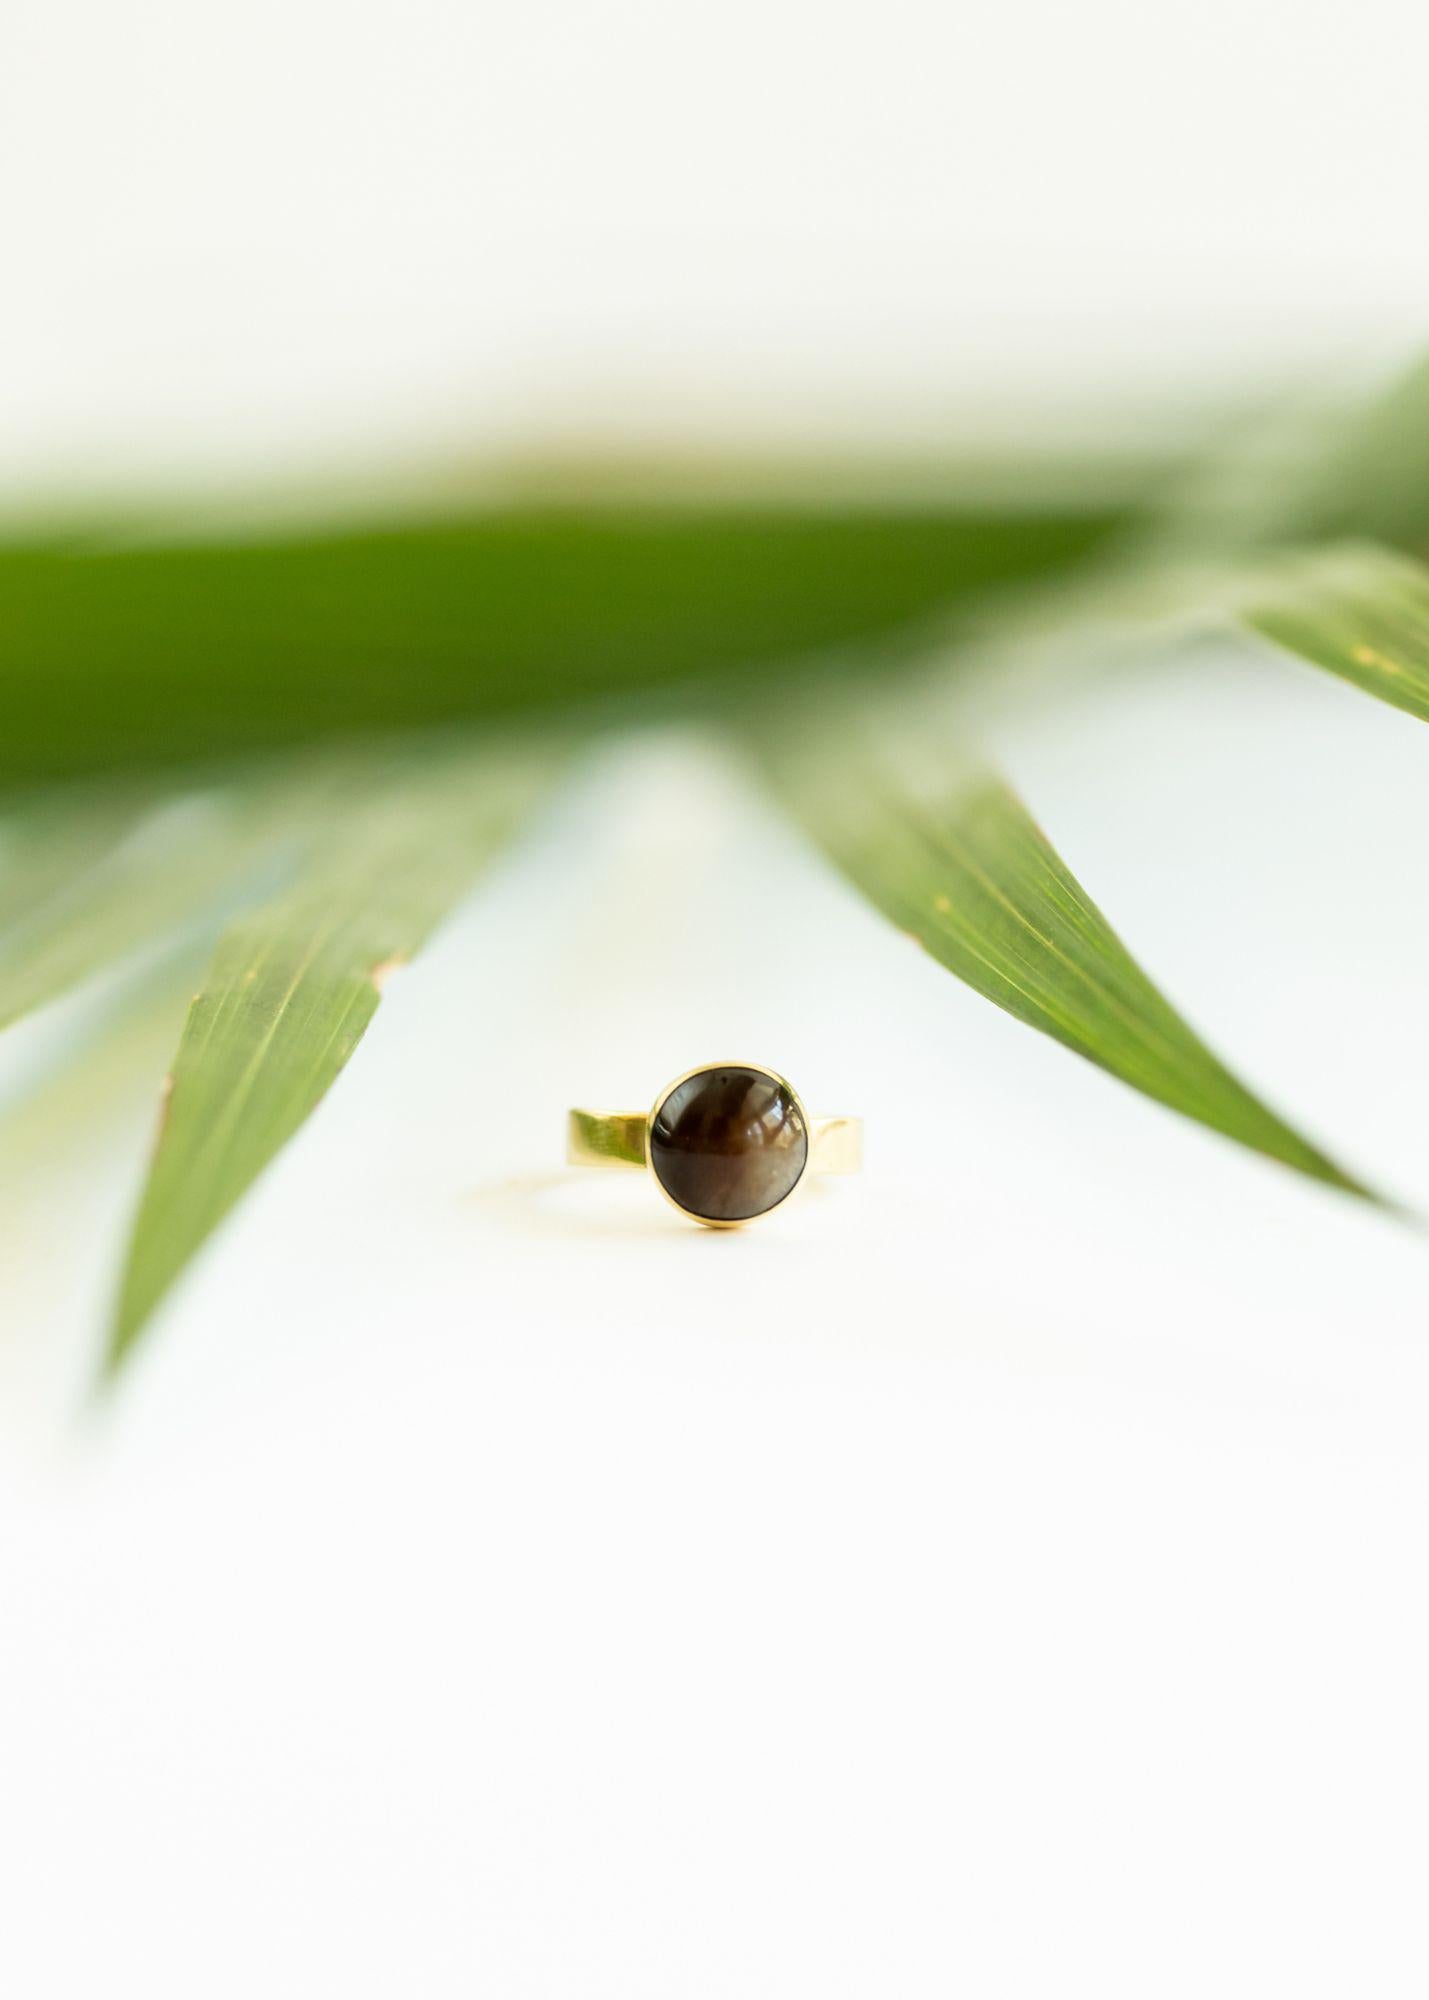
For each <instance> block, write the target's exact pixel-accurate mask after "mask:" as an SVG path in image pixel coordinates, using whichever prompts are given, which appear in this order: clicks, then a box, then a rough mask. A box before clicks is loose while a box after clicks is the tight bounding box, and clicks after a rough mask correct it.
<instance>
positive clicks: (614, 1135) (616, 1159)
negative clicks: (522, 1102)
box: [566, 1108, 863, 1174]
mask: <svg viewBox="0 0 1429 2000" xmlns="http://www.w3.org/2000/svg"><path fill="white" fill-rule="evenodd" d="M649 1130H650V1114H649V1112H648V1111H583V1110H580V1109H579V1108H577V1109H575V1110H572V1111H568V1112H567V1113H566V1164H567V1165H568V1166H572V1167H648V1166H649V1164H650V1162H649V1160H648V1159H647V1158H646V1139H647V1136H648V1134H649ZM862 1165H863V1120H862V1119H861V1118H813V1119H810V1121H809V1166H808V1171H809V1172H810V1173H811V1174H856V1173H857V1172H858V1170H859V1168H860V1167H861V1166H862Z"/></svg>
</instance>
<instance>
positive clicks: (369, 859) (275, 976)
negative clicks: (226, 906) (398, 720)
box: [110, 750, 548, 1368]
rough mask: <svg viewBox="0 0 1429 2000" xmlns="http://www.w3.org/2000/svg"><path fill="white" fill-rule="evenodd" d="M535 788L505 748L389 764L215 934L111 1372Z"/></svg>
mask: <svg viewBox="0 0 1429 2000" xmlns="http://www.w3.org/2000/svg"><path fill="white" fill-rule="evenodd" d="M547 776H548V768H547V764H546V760H544V759H542V758H536V757H532V756H531V755H529V754H526V753H521V752H514V751H508V752H507V753H506V754H504V755H502V754H498V753H497V752H495V751H480V750H478V751H458V752H455V753H448V752H442V751H437V750H429V751H428V752H426V753H425V754H420V755H415V756H411V757H405V756H398V757H397V758H395V759H394V761H393V763H392V764H391V766H390V768H388V769H387V770H386V771H383V772H375V773H373V774H372V775H371V776H370V777H369V778H368V779H367V780H366V781H365V782H364V783H363V785H362V787H361V789H360V791H358V790H354V791H353V793H352V795H351V796H350V797H349V798H348V800H347V802H346V805H345V807H344V808H343V810H342V811H341V813H340V814H339V815H338V816H337V817H336V821H335V823H334V824H333V826H332V827H331V830H330V832H329V835H328V837H327V839H326V840H325V841H324V842H323V844H322V845H321V846H320V847H319V848H318V849H317V851H316V852H314V853H313V854H312V855H311V856H310V858H309V859H308V860H307V861H306V863H305V864H304V866H303V868H302V871H301V874H300V877H299V879H298V880H297V881H296V882H295V883H294V884H293V886H292V887H291V889H290V890H288V892H287V893H285V894H284V895H282V896H281V897H279V898H278V899H277V900H275V901H273V902H271V903H269V904H267V905H265V906H264V907H262V908H260V909H258V910H256V911H254V912H253V913H251V914H249V915H247V916H245V917H243V918H241V919H240V920H238V921H237V922H236V923H235V924H234V925H233V926H232V927H231V928H230V929H229V930H228V931H227V933H226V934H225V935H224V937H223V938H222V940H221V941H220V944H219V947H218V950H217V953H216V955H215V957H214V960H213V963H212V966H211V967H210V969H209V972H208V976H207V978H206V979H205V981H204V985H203V988H202V990H201V991H200V992H199V994H198V995H197V996H196V998H195V1000H194V1002H193V1005H192V1007H191V1009H190V1011H189V1016H188V1021H187V1023H186V1025H185V1028H184V1032H183V1036H182V1039H181V1041H180V1044H179V1049H178V1054H177V1056H176V1058H175V1061H174V1065H173V1069H172V1072H171V1075H170V1078H169V1081H168V1085H167V1090H166V1097H165V1103H164V1110H163V1116H162V1121H161V1125H160V1130H159V1136H158V1141H157V1144H156V1148H155V1153H154V1159H153V1163H152V1166H151V1168H150V1171H149V1176H148V1180H147V1183H146V1185H145V1188H144V1193H143V1197H142V1200H141V1202H140V1206H139V1211H138V1216H137V1219H136V1221H135V1224H134V1231H133V1236H132V1240H131V1244H130V1250H129V1257H128V1262H127V1265H126V1268H125V1271H124V1277H123V1282H122V1286H121V1290H120V1297H119V1304H118V1310H117V1314H116V1318H115V1322H114V1329H113V1337H112V1342H111V1348H110V1365H111V1368H113V1367H117V1366H118V1365H119V1363H120V1362H121V1361H122V1360H123V1359H124V1358H125V1357H126V1356H127V1354H128V1353H129V1352H130V1350H131V1349H132V1347H133V1345H134V1342H135V1341H136V1340H137V1338H138V1336H139V1334H140V1332H141V1331H142V1329H143V1327H144V1325H145V1323H146V1321H147V1320H148V1318H149V1315H150V1314H151V1313H152V1312H153V1309H154V1307H155V1306H156V1305H157V1304H158V1302H159V1300H160V1299H161V1298H162V1297H163V1295H164V1293H165V1292H166V1291H167V1290H168V1288H169V1286H170V1285H171V1284H172V1283H173V1281H174V1279H175V1278H176V1277H177V1276H178V1274H179V1272H180V1271H181V1270H182V1269H183V1267H184V1265H185V1264H186V1263H187V1262H188V1260H189V1259H190V1257H192V1255H193V1254H194V1252H195V1251H196V1250H197V1249H198V1248H199V1246H200V1245H201V1244H202V1243H203V1242H204V1240H205V1239H206V1238H207V1237H208V1235H209V1234H210V1232H211V1231H212V1230H213V1229H215V1228H216V1227H217V1225H218V1224H219V1223H220V1222H221V1221H222V1220H223V1218H224V1216H225V1215H226V1214H227V1213H228V1211H229V1210H230V1209H231V1208H232V1207H233V1206H234V1204H235V1203H236V1202H237V1201H238V1200H239V1199H240V1197H241V1196H242V1195H243V1194H244V1193H245V1191H246V1190H247V1189H248V1187H249V1186H250V1185H251V1183H252V1182H253V1180H254V1179H255V1178H256V1177H257V1175H258V1174H260V1173H261V1172H262V1170H263V1169H264V1167H265V1166H267V1165H268V1163H269V1162H270V1161H271V1160H272V1159H273V1158H274V1156H275V1155H276V1154H277V1153H278V1151H279V1150H280V1149H281V1148H282V1146H284V1145H285V1144H286V1142H287V1141H288V1140H289V1139H290V1138H291V1137H292V1136H293V1134H294V1133H295V1132H296V1131H297V1130H298V1129H299V1127H300V1126H301V1125H302V1124H303V1122H304V1120H305V1119H306V1118H307V1117H308V1116H309V1115H310V1113H311V1112H312V1111H313V1110H314V1109H315V1108H316V1106H317V1105H318V1103H319V1102H320V1101H321V1099H322V1097H323V1096H324V1094H325V1093H326V1091H327V1090H328V1088H329V1086H330V1085H331V1084H332V1083H333V1081H334V1080H335V1078H336V1077H337V1076H338V1075H339V1073H340V1072H341V1070H342V1068H343V1066H344V1064H345V1063H346V1062H347V1060H348V1057H349V1056H350V1055H351V1054H352V1052H353V1050H354V1049H355V1048H356V1046H357V1044H358V1042H359V1041H360V1040H361V1038H362V1035H363V1033H364V1031H365V1030H366V1027H367V1024H368V1022H369V1021H370V1020H371V1018H372V1016H373V1014H374V1013H375V1011H376V1009H377V1005H378V1001H379V999H380V998H381V993H382V988H383V985H384V983H385V981H386V980H387V978H388V977H390V975H391V974H392V973H394V972H395V971H396V970H397V969H398V967H400V966H401V965H403V964H405V963H406V961H407V960H408V959H409V958H410V957H411V956H412V955H413V953H414V952H416V951H417V950H418V949H419V947H420V946H421V945H422V944H423V942H424V941H425V940H426V938H427V936H428V934H429V933H430V932H431V931H432V930H433V929H434V927H435V926H436V925H437V924H438V923H439V922H440V920H441V919H442V918H443V917H444V916H445V915H446V914H447V912H448V911H449V910H450V908H451V907H452V905H453V904H454V903H455V902H456V901H457V900H458V899H459V898H460V897H461V896H462V895H463V894H464V893H465V891H466V890H467V889H468V888H469V886H470V884H471V882H472V879H473V877H474V876H475V874H476V873H477V871H478V869H479V868H480V866H481V865H482V863H483V862H484V861H486V860H487V859H488V858H489V857H490V856H491V855H492V854H493V853H494V852H495V851H496V849H497V848H498V847H499V846H500V844H501V843H502V841H503V840H504V839H505V838H506V836H507V835H508V834H509V832H510V831H511V829H512V827H513V826H514V824H515V823H516V821H517V819H518V818H519V817H520V815H521V814H522V812H524V811H525V810H526V809H528V808H529V806H530V804H531V802H532V800H533V799H534V797H535V796H536V795H537V794H538V793H539V791H540V789H541V788H542V785H543V784H544V782H545V780H546V778H547Z"/></svg>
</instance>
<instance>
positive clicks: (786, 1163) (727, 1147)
mask: <svg viewBox="0 0 1429 2000" xmlns="http://www.w3.org/2000/svg"><path fill="white" fill-rule="evenodd" d="M566 1158H567V1159H568V1160H569V1161H570V1163H571V1165H572V1166H577V1167H648V1168H650V1170H651V1172H652V1173H653V1174H654V1176H655V1179H656V1181H657V1183H658V1184H659V1187H660V1191H661V1193H662V1194H663V1195H664V1196H665V1197H666V1199H667V1200H668V1201H670V1202H672V1203H673V1205H674V1206H675V1207H676V1208H678V1209H679V1210H680V1211H681V1213H682V1214H684V1215H688V1216H690V1217H691V1218H692V1219H693V1220H694V1221H696V1222H702V1223H705V1224H706V1225H708V1226H709V1227H710V1228H712V1229H734V1228H738V1227H739V1226H740V1225H741V1224H743V1223H746V1222H752V1221H753V1220H754V1219H755V1218H756V1217H757V1216H761V1215H767V1214H769V1213H770V1211H771V1210H773V1209H775V1208H779V1207H781V1206H782V1205H783V1203H784V1202H786V1201H787V1200H788V1198H789V1197H790V1195H792V1194H793V1193H794V1192H795V1190H796V1189H797V1188H798V1187H800V1186H801V1185H802V1183H803V1182H804V1181H805V1180H806V1179H807V1178H808V1177H809V1176H810V1175H811V1174H851V1173H856V1172H857V1171H858V1168H859V1167H860V1166H861V1165H862V1163H863V1125H862V1122H861V1120H859V1119H857V1118H811V1117H810V1116H809V1114H808V1112H807V1111H806V1110H805V1109H804V1104H803V1100H802V1099H801V1098H800V1096H799V1094H798V1092H797V1091H796V1090H795V1089H794V1087H793V1085H792V1084H791V1083H789V1082H788V1081H787V1080H786V1079H785V1078H784V1077H782V1076H780V1075H779V1073H778V1071H777V1070H771V1069H766V1068H765V1067H764V1066H763V1065H762V1064H758V1063H706V1064H703V1065H701V1067H700V1068H698V1069H692V1070H686V1071H685V1073H684V1075H683V1076H677V1077H676V1078H675V1081H674V1082H673V1083H671V1084H668V1085H667V1086H666V1087H665V1089H664V1090H662V1091H661V1093H660V1095H659V1096H658V1097H657V1098H656V1100H655V1103H654V1106H653V1108H652V1109H651V1110H650V1111H648V1112H644V1111H587V1110H584V1109H577V1110H574V1111H570V1112H568V1113H567V1115H566Z"/></svg>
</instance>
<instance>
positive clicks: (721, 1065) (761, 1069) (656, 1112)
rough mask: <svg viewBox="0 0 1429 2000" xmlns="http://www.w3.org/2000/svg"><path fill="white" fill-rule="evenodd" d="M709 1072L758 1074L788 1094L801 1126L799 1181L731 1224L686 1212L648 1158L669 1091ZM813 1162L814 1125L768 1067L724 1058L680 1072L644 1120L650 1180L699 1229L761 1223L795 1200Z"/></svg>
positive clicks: (787, 1084) (797, 1097)
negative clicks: (783, 1192) (775, 1198)
mask: <svg viewBox="0 0 1429 2000" xmlns="http://www.w3.org/2000/svg"><path fill="white" fill-rule="evenodd" d="M712 1069H752V1070H755V1071H757V1072H758V1074H759V1075H760V1076H767V1077H769V1078H770V1079H771V1080H772V1081H773V1082H774V1083H777V1084H778V1085H779V1088H780V1089H781V1090H787V1091H788V1093H789V1095H790V1097H791V1098H792V1099H793V1100H794V1108H795V1110H796V1111H797V1112H798V1114H799V1116H800V1118H801V1119H802V1120H803V1123H804V1164H803V1166H802V1167H800V1169H799V1178H798V1179H797V1180H796V1181H795V1183H794V1185H793V1187H791V1188H790V1189H789V1191H788V1193H787V1194H781V1195H780V1197H779V1199H778V1201H776V1202H771V1203H770V1205H769V1207H768V1208H761V1209H760V1211H759V1213H758V1215H741V1216H739V1217H738V1218H737V1219H736V1220H734V1221H732V1222H722V1221H718V1220H716V1219H715V1218H714V1217H713V1216H709V1215H700V1214H698V1213H697V1212H696V1210H694V1209H693V1208H686V1207H685V1204H684V1203H683V1202H682V1201H676V1199H675V1197H674V1196H673V1195H672V1194H671V1192H670V1190H669V1189H668V1188H667V1187H666V1185H665V1183H664V1182H663V1181H662V1180H661V1178H660V1176H659V1174H658V1173H656V1171H655V1162H654V1159H653V1157H652V1155H651V1140H652V1137H653V1135H654V1131H655V1120H656V1119H657V1118H658V1117H659V1116H660V1113H661V1111H662V1109H663V1108H664V1104H665V1100H666V1098H667V1097H669V1096H670V1094H671V1092H672V1091H676V1090H678V1089H679V1088H680V1085H681V1084H682V1083H688V1082H689V1081H690V1078H691V1077H694V1076H704V1075H705V1073H706V1072H707V1071H708V1070H712ZM813 1158H814V1121H813V1119H812V1118H810V1116H809V1109H808V1106H807V1105H806V1104H805V1102H804V1100H803V1098H802V1097H800V1095H799V1093H798V1091H797V1090H795V1088H794V1086H793V1084H792V1083H790V1081H789V1079H788V1077H787V1076H784V1075H781V1073H780V1072H779V1071H778V1070H777V1069H771V1068H770V1067H769V1065H768V1063H761V1062H750V1061H749V1060H748V1059H747V1058H738V1057H727V1058H725V1059H724V1060H723V1061H720V1062H702V1063H696V1064H695V1065H694V1067H693V1068H692V1069H686V1070H681V1072H680V1074H679V1075H678V1076H677V1077H675V1078H673V1079H672V1081H671V1082H669V1083H667V1084H666V1085H665V1088H664V1089H663V1090H662V1091H661V1092H660V1094H659V1096H658V1097H657V1098H656V1099H655V1102H654V1104H653V1105H652V1106H651V1108H650V1115H649V1116H648V1117H647V1118H646V1120H645V1166H646V1169H647V1171H648V1172H649V1174H650V1177H651V1179H652V1180H653V1181H654V1183H655V1185H656V1187H657V1188H659V1190H660V1192H661V1194H662V1195H664V1197H665V1199H666V1201H668V1202H669V1204H670V1206H671V1208H673V1209H674V1210H675V1212H676V1213H677V1214H678V1215H684V1216H688V1217H689V1219H690V1221H691V1222H698V1223H699V1225H700V1227H701V1228H702V1229H748V1227H749V1225H750V1223H751V1222H762V1221H763V1220H764V1218H765V1216H766V1215H773V1214H775V1213H776V1211H777V1210H779V1209H781V1208H783V1207H784V1206H785V1205H786V1204H787V1203H788V1202H791V1201H792V1200H793V1199H794V1196H795V1195H796V1194H797V1193H798V1192H799V1190H800V1188H801V1187H802V1186H803V1185H804V1183H805V1181H806V1180H807V1179H808V1178H809V1168H810V1166H811V1165H812V1163H813Z"/></svg>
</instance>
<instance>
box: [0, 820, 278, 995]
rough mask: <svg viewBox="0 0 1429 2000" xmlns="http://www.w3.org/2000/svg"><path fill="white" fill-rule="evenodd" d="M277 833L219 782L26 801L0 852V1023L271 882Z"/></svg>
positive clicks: (275, 865) (274, 864)
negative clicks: (12, 845)
mask: <svg viewBox="0 0 1429 2000" xmlns="http://www.w3.org/2000/svg"><path fill="white" fill-rule="evenodd" d="M284 831H287V832H291V827H286V828H285V827H284V826H283V824H282V823H281V822H279V823H276V824H275V821H274V818H273V816H272V815H271V814H269V813H266V812H258V811H257V810H256V809H255V807H254V804H253V802H252V801H251V800H250V799H249V798H247V797H245V796H243V795H241V794H239V795H235V794H234V793H231V792H222V791H220V792H211V793H206V794H201V793H193V794H189V795H185V796H176V797H173V798H170V799H169V800H167V801H164V802H160V803H156V802H154V801H153V800H151V799H143V800H140V799H138V798H136V799H133V800H128V801H124V800H119V799H115V800H112V801H107V802H99V803H94V804H91V803H90V802H88V801H77V802H75V803H74V804H73V805H72V806H67V805H66V803H65V802H64V801H58V802H55V803H54V804H53V805H52V806H51V807H48V808H47V809H44V810H38V809H37V813H36V816H35V818H34V819H33V820H31V822H30V824H29V825H28V826H27V827H25V828H24V830H23V831H21V832H19V833H17V836H16V839H17V846H18V853H17V857H16V865H15V867H14V869H13V870H6V869H5V868H4V865H3V861H0V904H3V905H4V906H6V907H7V908H8V914H9V921H8V922H5V923H4V924H2V925H0V1028H4V1027H7V1026H8V1025H9V1024H10V1023H11V1022H12V1021H17V1020H19V1019H20V1017H21V1016H22V1015H24V1014H27V1013H29V1012H30V1011H31V1010H32V1009H34V1008H36V1007H41V1006H43V1005H45V1003H46V1002H47V1001H50V1000H53V999H55V998H57V997H58V995H60V994H61V993H63V992H65V991H66V990H67V989H68V988H70V987H71V986H75V985H77V984H78V983H79V982H80V981H81V980H84V979H87V978H89V977H90V976H91V975H92V974H94V973H97V972H102V971H104V970H106V969H107V968H108V967H110V966H111V965H114V964H116V963H117V962H118V961H120V960H121V959H123V958H125V957H127V956H128V954H129V953H131V952H133V951H136V950H138V949H140V948H141V947H142V946H144V945H146V944H149V943H152V942H155V941H157V940H160V939H162V938H164V937H165V936H167V935H168V934H169V933H170V932H172V931H175V930H177V929H179V928H180V927H181V926H183V925H184V924H187V923H192V922H195V921H197V920H199V919H200V918H202V917H204V916H205V915H208V916H213V913H214V912H215V911H216V910H220V909H221V908H222V907H223V905H224V903H225V902H231V901H234V900H236V899H238V898H239V897H240V896H241V895H242V894H243V893H244V891H245V889H247V890H253V889H256V888H257V887H258V886H259V885H261V884H262V883H263V882H264V881H265V880H267V881H271V880H272V879H273V877H274V875H275V873H276V870H277V867H278V865H279V860H280V855H281V838H282V834H283V833H284Z"/></svg>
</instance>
